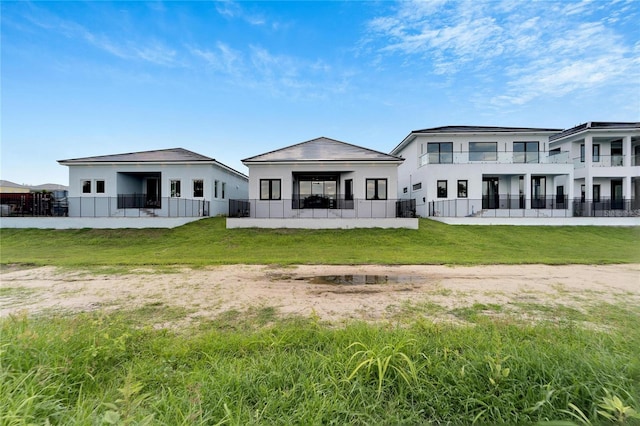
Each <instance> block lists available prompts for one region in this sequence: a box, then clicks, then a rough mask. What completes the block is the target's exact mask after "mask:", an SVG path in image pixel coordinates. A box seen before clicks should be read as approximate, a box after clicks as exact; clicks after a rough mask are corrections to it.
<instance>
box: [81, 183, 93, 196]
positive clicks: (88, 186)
mask: <svg viewBox="0 0 640 426" xmlns="http://www.w3.org/2000/svg"><path fill="white" fill-rule="evenodd" d="M82 193H83V194H91V181H90V180H83V181H82Z"/></svg>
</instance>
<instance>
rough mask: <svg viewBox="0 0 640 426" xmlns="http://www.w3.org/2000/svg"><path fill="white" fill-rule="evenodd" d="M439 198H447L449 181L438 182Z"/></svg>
mask: <svg viewBox="0 0 640 426" xmlns="http://www.w3.org/2000/svg"><path fill="white" fill-rule="evenodd" d="M438 198H447V181H446V180H439V181H438Z"/></svg>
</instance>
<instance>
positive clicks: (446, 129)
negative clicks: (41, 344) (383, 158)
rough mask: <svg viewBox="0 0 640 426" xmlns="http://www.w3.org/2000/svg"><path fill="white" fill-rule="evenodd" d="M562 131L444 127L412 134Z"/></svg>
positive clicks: (416, 131) (550, 131)
mask: <svg viewBox="0 0 640 426" xmlns="http://www.w3.org/2000/svg"><path fill="white" fill-rule="evenodd" d="M560 131H562V129H548V128H536V127H498V126H442V127H432V128H430V129H422V130H414V131H412V132H411V133H545V132H549V133H553V132H560Z"/></svg>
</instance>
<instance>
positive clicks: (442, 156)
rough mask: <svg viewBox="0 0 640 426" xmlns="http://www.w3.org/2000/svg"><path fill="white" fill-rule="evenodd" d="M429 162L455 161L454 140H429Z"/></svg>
mask: <svg viewBox="0 0 640 426" xmlns="http://www.w3.org/2000/svg"><path fill="white" fill-rule="evenodd" d="M427 153H428V156H429V164H444V163H453V143H452V142H429V143H428V144H427Z"/></svg>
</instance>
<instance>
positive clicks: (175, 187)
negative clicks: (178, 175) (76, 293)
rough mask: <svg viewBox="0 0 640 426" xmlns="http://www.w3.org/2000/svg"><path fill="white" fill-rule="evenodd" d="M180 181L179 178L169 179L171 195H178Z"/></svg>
mask: <svg viewBox="0 0 640 426" xmlns="http://www.w3.org/2000/svg"><path fill="white" fill-rule="evenodd" d="M180 193H181V190H180V181H179V180H172V181H171V196H172V197H180Z"/></svg>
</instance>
